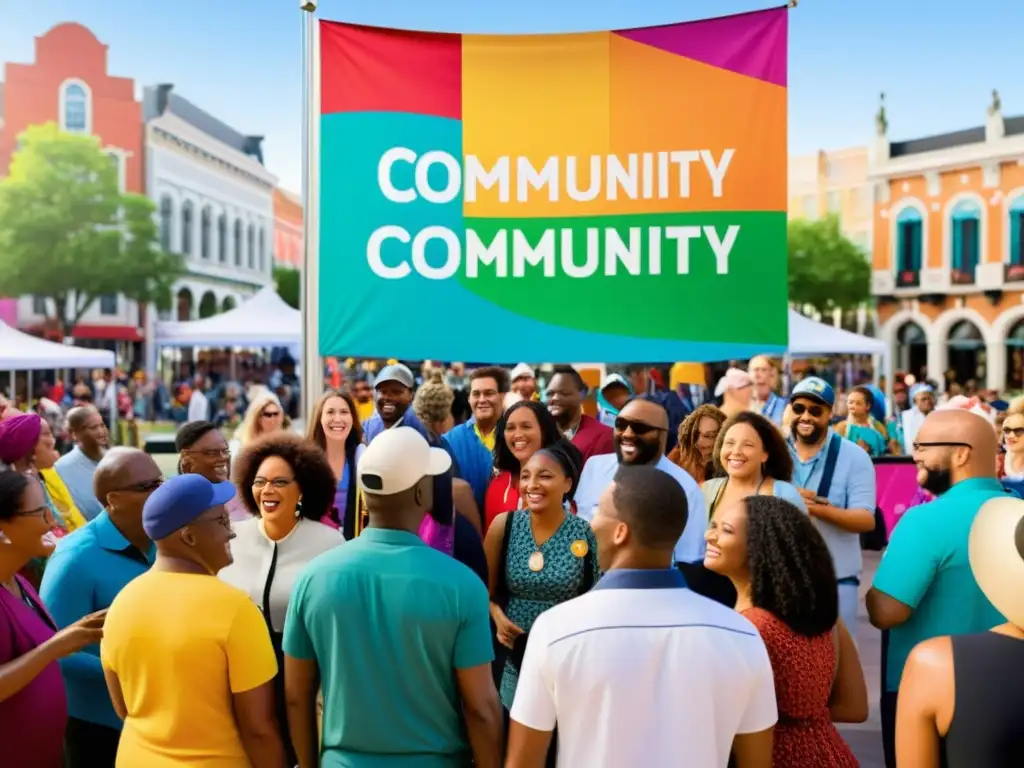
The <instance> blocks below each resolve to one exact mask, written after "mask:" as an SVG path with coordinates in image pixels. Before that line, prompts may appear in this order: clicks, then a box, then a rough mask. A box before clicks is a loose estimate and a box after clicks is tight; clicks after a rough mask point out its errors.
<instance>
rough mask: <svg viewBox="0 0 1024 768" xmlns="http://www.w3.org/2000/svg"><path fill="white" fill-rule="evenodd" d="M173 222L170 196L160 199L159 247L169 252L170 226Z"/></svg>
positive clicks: (172, 206) (172, 203)
mask: <svg viewBox="0 0 1024 768" xmlns="http://www.w3.org/2000/svg"><path fill="white" fill-rule="evenodd" d="M173 220H174V202H173V201H172V200H171V196H170V195H164V196H163V197H161V198H160V247H161V248H163V249H164V251H168V252H169V251H170V250H171V226H172V222H173Z"/></svg>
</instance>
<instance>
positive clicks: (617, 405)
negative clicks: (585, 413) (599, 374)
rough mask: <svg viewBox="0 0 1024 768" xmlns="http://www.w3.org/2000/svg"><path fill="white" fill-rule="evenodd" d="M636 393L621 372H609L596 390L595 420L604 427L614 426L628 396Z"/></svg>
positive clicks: (627, 400)
mask: <svg viewBox="0 0 1024 768" xmlns="http://www.w3.org/2000/svg"><path fill="white" fill-rule="evenodd" d="M635 394H636V393H635V392H634V391H633V385H632V384H630V383H629V381H628V380H627V379H626V377H625V376H623V375H622V374H621V373H609V374H608V375H607V376H605V377H604V381H602V382H601V388H600V389H599V390H597V420H598V421H600V422H601V423H602V424H604V425H605V426H606V427H614V426H615V419H616V417H618V415H619V411H620V410H622V406H624V405H625V404H626V403H627V402H629V398H631V397H632V396H633V395H635Z"/></svg>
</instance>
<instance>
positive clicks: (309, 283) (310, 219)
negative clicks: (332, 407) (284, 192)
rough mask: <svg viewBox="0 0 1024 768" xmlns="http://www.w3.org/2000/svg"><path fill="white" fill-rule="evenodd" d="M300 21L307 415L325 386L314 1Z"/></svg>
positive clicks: (308, 0)
mask: <svg viewBox="0 0 1024 768" xmlns="http://www.w3.org/2000/svg"><path fill="white" fill-rule="evenodd" d="M299 7H300V8H301V9H302V11H303V19H302V56H303V69H302V72H303V75H302V86H303V88H302V128H303V130H302V245H303V248H302V283H301V300H300V306H301V308H302V380H301V385H302V389H301V391H302V399H301V401H300V408H301V411H300V412H301V413H302V414H303V415H306V414H309V413H311V412H312V409H313V404H314V403H315V402H316V401H317V399H318V398H319V397H320V395H321V393H322V392H323V388H324V373H323V361H322V360H321V359H320V327H319V323H320V306H319V304H320V295H319V282H320V262H319V259H320V35H319V28H318V25H317V19H316V15H315V13H316V7H317V2H316V0H300V3H299Z"/></svg>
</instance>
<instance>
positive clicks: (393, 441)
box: [358, 427, 452, 496]
mask: <svg viewBox="0 0 1024 768" xmlns="http://www.w3.org/2000/svg"><path fill="white" fill-rule="evenodd" d="M451 467H452V457H451V456H449V455H448V452H447V451H445V450H444V449H443V448H431V447H430V443H428V442H427V440H426V438H425V437H423V435H421V434H420V433H419V432H417V431H416V430H415V429H413V428H412V427H392V428H391V429H386V430H384V431H383V432H381V433H380V434H379V435H377V437H375V438H374V439H373V442H372V443H370V444H369V445H368V446H367V448H366V452H365V453H364V454H363V457H362V458H361V459H360V460H359V469H358V473H359V487H360V488H362V490H363V492H364V493H373V494H377V495H378V496H392V495H394V494H396V493H401V492H402V491H407V490H409V489H410V488H412V487H413V486H414V485H416V483H418V482H419V481H420V480H422V479H423V478H424V477H428V476H429V477H434V476H435V475H443V474H444V473H445V472H447V471H448V470H449V469H451Z"/></svg>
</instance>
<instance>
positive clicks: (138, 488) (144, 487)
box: [115, 477, 164, 493]
mask: <svg viewBox="0 0 1024 768" xmlns="http://www.w3.org/2000/svg"><path fill="white" fill-rule="evenodd" d="M163 484H164V479H163V478H162V477H157V478H155V479H153V480H144V481H143V482H141V483H135V484H134V485H128V486H125V487H124V488H118V489H117V491H115V493H152V492H153V491H155V490H156V489H157V488H159V487H160V486H161V485H163Z"/></svg>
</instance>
